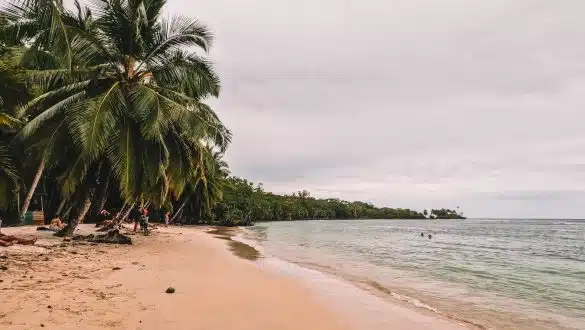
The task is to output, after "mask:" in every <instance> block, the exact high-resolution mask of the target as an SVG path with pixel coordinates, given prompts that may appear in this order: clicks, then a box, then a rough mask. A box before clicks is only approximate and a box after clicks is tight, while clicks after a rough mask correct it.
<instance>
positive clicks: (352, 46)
mask: <svg viewBox="0 0 585 330" xmlns="http://www.w3.org/2000/svg"><path fill="white" fill-rule="evenodd" d="M169 6H170V7H169V13H182V14H188V15H194V16H197V17H198V18H200V19H201V20H202V21H204V22H206V23H208V24H209V25H210V26H211V27H212V28H213V29H214V31H216V43H215V46H214V49H213V51H212V53H211V57H212V59H213V61H214V62H215V63H216V66H217V69H218V71H219V72H220V75H221V77H222V81H223V92H222V95H221V97H220V99H219V100H217V101H213V102H212V104H213V106H214V107H215V108H216V109H217V111H218V112H219V114H220V116H221V118H222V119H223V120H224V122H225V123H226V124H227V125H228V126H229V127H230V128H231V129H232V130H233V132H234V143H233V145H232V147H231V148H230V150H229V151H228V154H227V160H228V161H229V163H230V165H231V167H232V171H233V173H234V174H236V175H239V176H244V177H247V178H249V179H252V180H256V181H261V182H263V183H264V187H265V188H266V189H268V190H273V191H275V192H282V193H290V192H293V191H296V190H300V189H308V190H310V191H311V192H312V193H313V195H316V196H320V197H327V196H334V197H339V198H343V199H360V200H367V201H371V202H374V203H376V204H379V205H390V206H396V207H413V208H417V209H422V208H429V207H455V206H457V205H459V206H460V207H461V208H462V209H463V210H464V211H466V213H467V214H468V215H469V216H478V217H481V216H490V217H496V216H502V217H505V216H514V217H523V216H524V217H534V216H549V217H551V216H552V217H554V216H560V217H580V216H582V212H581V208H582V206H581V205H579V203H578V201H579V198H581V197H582V193H580V191H581V190H583V189H582V187H583V182H585V173H584V168H585V130H584V129H583V127H582V125H583V124H582V122H583V119H584V118H585V115H584V113H585V112H584V109H585V98H583V95H585V61H583V58H585V44H584V43H582V42H581V41H582V40H583V38H584V37H585V32H583V31H585V21H583V20H582V17H581V16H582V15H581V13H582V12H583V10H584V9H585V3H583V2H582V1H580V0H567V1H562V2H552V1H545V0H542V1H537V0H525V1H507V0H492V1H483V0H449V1H440V2H438V1H432V0H400V1H398V0H388V1H374V0H366V1H358V0H347V1H342V2H340V1H333V0H321V1H318V2H314V1H308V0H295V1H292V0H277V1H274V0H273V1H268V0H248V1H244V2H234V1H227V0H213V1H212V0H199V1H197V2H195V3H192V2H189V1H184V0H169Z"/></svg>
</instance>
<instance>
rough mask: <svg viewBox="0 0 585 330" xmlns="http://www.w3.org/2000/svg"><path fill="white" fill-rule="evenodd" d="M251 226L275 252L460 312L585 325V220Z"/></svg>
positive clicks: (483, 319)
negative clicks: (422, 234) (430, 237)
mask: <svg viewBox="0 0 585 330" xmlns="http://www.w3.org/2000/svg"><path fill="white" fill-rule="evenodd" d="M251 233H252V238H254V239H256V240H257V241H259V242H260V245H261V246H262V247H263V249H264V251H265V253H266V254H267V255H269V256H274V257H278V258H281V259H283V260H286V261H289V262H293V263H296V264H299V265H302V266H305V267H308V268H313V269H317V270H320V271H323V272H326V273H329V274H332V275H334V276H338V277H340V278H343V279H345V280H347V281H349V282H352V283H354V284H355V285H357V286H359V287H361V288H363V289H366V290H370V291H371V292H372V293H375V294H377V295H382V296H383V295H387V296H388V298H389V299H394V298H400V299H405V300H407V301H411V302H412V301H414V302H416V303H417V306H419V307H420V306H424V307H425V308H428V309H430V310H434V311H437V312H440V313H444V314H445V315H448V316H450V317H452V318H454V319H457V320H465V321H467V322H470V323H473V324H479V325H481V326H482V327H485V328H494V329H563V328H566V329H571V328H572V329H585V221H577V220H440V221H430V220H359V221H356V220H353V221H342V220H327V221H298V222H272V223H260V224H257V225H256V226H255V227H253V228H252V229H251ZM421 233H424V237H421ZM428 234H431V235H432V239H429V238H428V236H427V235H428ZM391 297H392V298H391Z"/></svg>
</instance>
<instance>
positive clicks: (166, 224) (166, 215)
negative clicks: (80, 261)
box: [163, 211, 171, 227]
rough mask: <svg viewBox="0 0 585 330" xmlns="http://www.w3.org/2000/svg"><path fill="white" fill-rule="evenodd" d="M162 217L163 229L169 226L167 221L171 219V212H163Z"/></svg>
mask: <svg viewBox="0 0 585 330" xmlns="http://www.w3.org/2000/svg"><path fill="white" fill-rule="evenodd" d="M163 217H164V220H165V227H168V226H169V221H170V219H171V212H169V211H165V214H164V216H163Z"/></svg>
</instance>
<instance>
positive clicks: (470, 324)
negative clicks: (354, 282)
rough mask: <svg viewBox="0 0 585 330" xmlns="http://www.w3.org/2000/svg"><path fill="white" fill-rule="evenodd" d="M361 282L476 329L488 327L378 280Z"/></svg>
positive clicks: (483, 329)
mask: <svg viewBox="0 0 585 330" xmlns="http://www.w3.org/2000/svg"><path fill="white" fill-rule="evenodd" d="M362 283H364V284H366V285H368V286H370V287H371V288H373V289H375V290H377V291H379V292H381V293H383V294H386V295H390V296H391V297H392V298H394V299H397V300H400V301H405V302H408V303H410V304H412V305H414V306H415V307H418V308H423V309H426V310H429V311H431V312H433V313H436V314H439V315H441V316H443V317H446V318H448V319H451V320H454V321H457V322H461V323H464V324H466V325H468V326H473V327H475V328H477V329H482V330H487V329H488V328H487V327H486V326H484V325H483V324H480V323H477V322H475V321H470V320H467V319H463V318H460V317H456V316H454V315H451V314H448V313H444V312H442V311H440V310H438V309H437V308H434V307H432V306H430V305H427V304H425V303H423V302H422V301H420V300H418V299H416V298H412V297H409V296H406V295H403V294H399V293H396V292H393V291H392V290H391V289H389V288H387V287H385V286H383V285H382V284H380V283H379V282H378V281H373V280H366V281H363V282H362Z"/></svg>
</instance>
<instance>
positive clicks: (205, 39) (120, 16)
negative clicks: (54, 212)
mask: <svg viewBox="0 0 585 330" xmlns="http://www.w3.org/2000/svg"><path fill="white" fill-rule="evenodd" d="M47 2H49V3H51V5H50V6H49V10H48V11H50V13H51V15H52V16H50V17H49V15H48V14H43V15H41V17H42V18H43V19H44V20H45V21H42V20H41V22H37V24H36V25H35V27H37V29H38V31H39V32H38V33H37V34H34V32H33V31H34V29H33V28H30V27H29V26H26V23H27V19H29V18H30V17H31V16H34V15H36V13H38V12H39V11H40V12H42V13H45V11H43V10H39V8H38V6H39V4H44V3H47ZM165 4H166V1H165V0H103V1H100V2H96V3H95V5H94V6H93V7H92V8H91V10H90V9H89V8H84V9H81V7H80V6H79V5H78V11H77V13H74V12H69V11H67V10H65V9H64V8H63V7H62V5H61V4H60V2H59V1H49V0H42V1H41V0H36V1H33V0H28V1H27V0H21V1H19V2H18V3H17V4H14V5H13V6H12V7H10V6H9V10H5V11H4V12H5V13H7V14H6V15H5V16H6V17H8V19H9V20H10V22H11V24H12V25H11V26H19V25H20V26H23V27H27V28H29V30H30V31H31V32H30V33H28V32H27V33H28V34H25V33H21V34H23V35H25V36H26V38H28V40H32V41H33V43H34V44H35V45H38V47H37V50H38V52H42V53H43V56H45V57H51V58H53V59H55V60H54V61H53V62H54V64H55V65H54V67H53V68H50V69H41V70H37V72H34V73H32V74H31V77H33V78H34V79H35V80H36V81H37V82H38V83H39V84H40V85H41V89H42V94H41V95H40V96H38V97H36V98H35V99H33V100H32V101H31V102H29V103H28V104H27V105H26V106H24V107H23V108H22V114H23V116H30V117H31V120H30V121H29V122H28V123H27V125H26V126H25V127H24V128H23V129H22V131H21V132H20V134H19V136H20V138H21V139H27V138H29V137H32V136H34V134H35V133H36V132H37V131H38V130H40V129H42V128H43V127H44V126H47V125H50V126H51V125H54V127H55V130H57V131H58V130H66V131H67V132H68V134H70V135H71V137H72V140H73V143H74V144H75V146H76V148H77V150H78V151H79V153H78V156H77V157H76V159H74V160H73V162H72V163H71V167H70V169H69V171H68V173H67V175H66V176H65V177H64V183H65V187H66V191H67V193H68V194H70V195H74V194H75V195H77V196H78V198H79V199H81V200H84V202H83V203H82V204H83V205H84V206H83V207H82V208H81V210H80V213H79V214H78V216H77V220H80V219H82V218H83V217H84V216H85V212H86V210H87V209H88V208H89V207H86V206H87V204H89V203H91V197H92V195H93V190H94V188H95V187H92V188H90V189H85V188H84V186H85V185H90V186H94V182H95V181H96V180H87V176H88V175H89V174H91V173H90V171H89V170H90V169H91V168H92V167H95V166H98V167H99V166H100V164H101V165H102V166H109V167H111V168H112V170H113V173H112V174H113V176H114V177H115V178H116V180H117V181H119V182H120V191H121V193H122V195H123V198H124V199H126V200H127V201H129V202H134V201H137V200H139V199H140V198H143V197H144V196H152V194H153V192H154V191H159V192H160V196H161V198H157V200H156V202H157V204H161V203H163V202H164V201H165V199H166V196H165V195H168V194H166V193H165V192H168V190H169V184H170V182H171V181H177V179H176V177H177V175H176V172H179V173H185V177H184V179H183V180H186V179H187V178H188V176H187V175H186V174H187V173H188V171H187V170H186V168H187V167H188V166H190V164H191V163H192V159H191V158H192V157H193V156H194V155H193V152H191V151H190V150H189V148H187V147H186V146H188V145H192V144H194V143H200V142H201V141H202V140H203V141H207V142H209V143H212V144H213V145H214V146H217V147H218V148H219V149H220V150H225V148H226V147H227V145H228V144H229V142H230V140H231V133H230V132H229V130H227V128H225V127H224V126H223V124H222V123H221V121H220V120H219V118H218V117H217V116H216V114H215V113H214V112H213V110H212V109H211V108H210V107H209V106H207V105H206V104H204V103H203V100H205V99H206V98H208V97H216V96H218V94H219V90H220V86H219V79H218V77H217V75H216V74H215V72H214V71H213V68H212V65H211V64H210V63H209V62H208V61H207V60H205V59H204V58H202V57H201V56H199V55H198V54H197V49H196V48H198V49H201V50H203V51H207V50H208V49H209V47H210V46H211V41H212V35H211V32H210V31H209V30H208V29H207V27H205V26H204V25H202V24H200V23H199V22H198V21H196V20H194V19H191V18H188V17H175V18H173V19H171V20H164V19H161V18H160V16H161V11H162V8H163V7H164V5H165ZM46 20H50V21H51V22H52V24H47V22H46ZM89 20H91V22H90V24H87V22H88V21H89ZM55 22H57V23H58V24H56V23H55ZM33 25H34V24H33ZM25 30H26V29H25ZM29 30H26V31H29ZM48 36H51V37H48ZM31 48H34V47H31ZM38 52H37V53H38ZM59 54H60V55H61V56H65V57H62V58H60V59H59V61H57V60H56V58H58V57H59V56H58V55H59ZM37 57H38V56H37ZM45 62H48V61H45ZM145 151H146V152H145ZM41 164H42V162H41ZM169 177H172V180H171V179H169ZM175 186H177V185H176V183H175ZM80 187H81V188H82V189H84V190H85V191H86V193H85V194H79V193H77V192H76V190H77V188H80ZM84 210H85V212H84ZM77 220H76V221H77ZM76 221H74V223H73V224H72V226H71V227H72V228H74V227H75V226H76ZM70 230H72V229H70Z"/></svg>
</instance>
